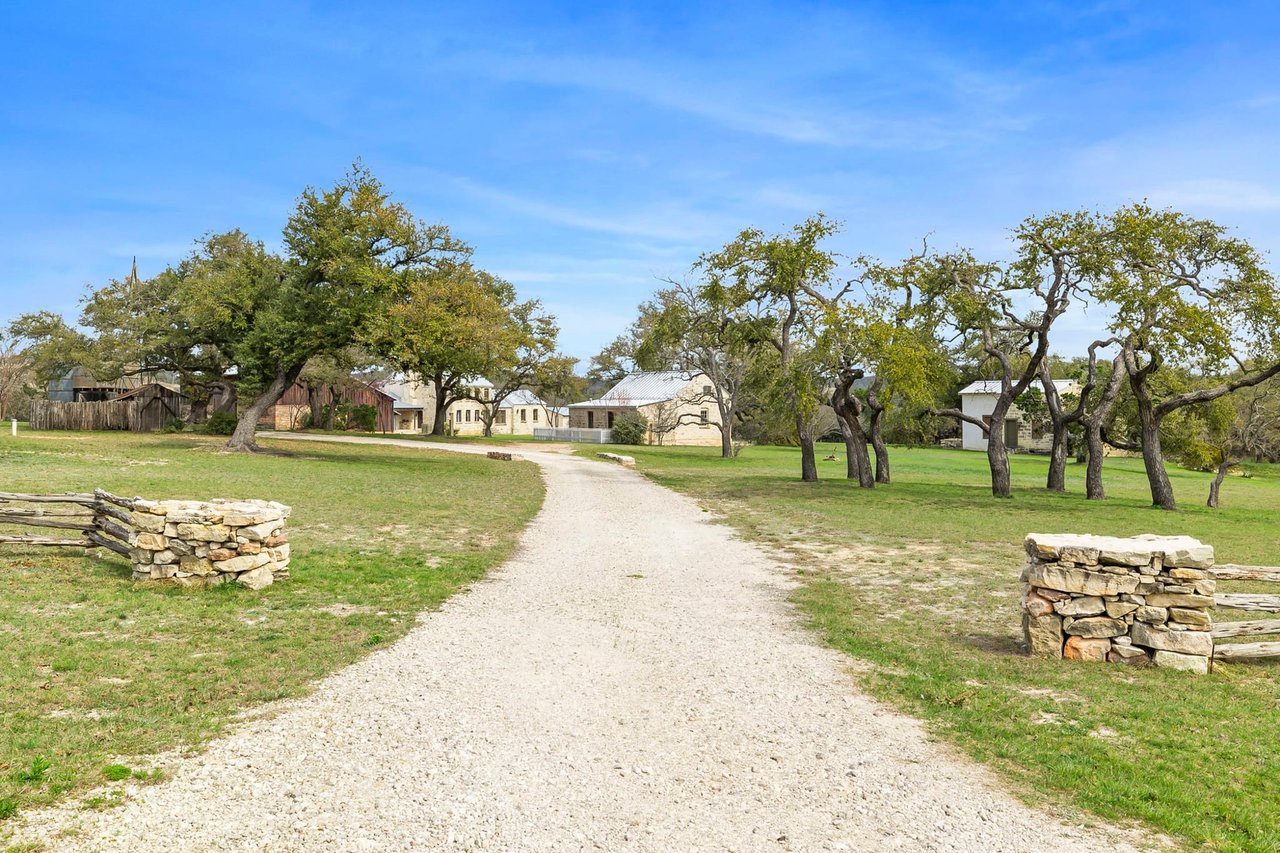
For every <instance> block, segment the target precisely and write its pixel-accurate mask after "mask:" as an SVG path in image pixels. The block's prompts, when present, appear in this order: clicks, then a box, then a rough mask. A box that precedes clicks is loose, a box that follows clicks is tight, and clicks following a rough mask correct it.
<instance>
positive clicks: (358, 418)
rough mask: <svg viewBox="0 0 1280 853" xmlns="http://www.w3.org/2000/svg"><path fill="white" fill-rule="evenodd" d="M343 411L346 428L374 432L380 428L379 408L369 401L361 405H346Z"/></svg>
mask: <svg viewBox="0 0 1280 853" xmlns="http://www.w3.org/2000/svg"><path fill="white" fill-rule="evenodd" d="M342 408H343V411H342V415H343V421H344V422H345V423H344V424H343V426H344V428H345V429H353V430H359V431H360V432H373V431H374V430H375V429H377V428H378V409H377V407H376V406H371V405H369V404H368V403H362V404H360V405H359V406H352V405H349V404H348V405H344V406H343V407H342Z"/></svg>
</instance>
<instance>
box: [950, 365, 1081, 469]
mask: <svg viewBox="0 0 1280 853" xmlns="http://www.w3.org/2000/svg"><path fill="white" fill-rule="evenodd" d="M1053 385H1054V387H1055V388H1057V389H1058V394H1059V395H1063V396H1065V395H1067V394H1079V393H1080V383H1079V382H1077V381H1076V380H1074V379H1055V380H1053ZM1031 387H1032V388H1035V389H1039V390H1040V391H1041V393H1043V389H1042V388H1041V387H1040V385H1039V384H1036V385H1033V386H1031ZM999 396H1000V381H999V380H996V379H980V380H978V381H977V382H974V383H972V384H970V385H967V386H965V387H964V388H963V389H961V391H960V410H961V411H962V412H964V413H965V414H966V415H969V416H970V417H974V418H979V419H980V420H982V421H984V422H986V423H987V424H988V425H990V423H991V413H992V412H993V411H995V408H996V398H997V397H999ZM960 436H961V441H960V446H961V447H963V448H964V449H965V450H986V449H987V437H986V435H985V434H984V433H983V431H982V430H981V429H979V428H978V427H977V426H976V425H975V424H971V423H968V422H963V421H962V422H961V424H960ZM1004 440H1005V444H1006V445H1008V447H1009V449H1010V450H1026V451H1032V452H1035V451H1043V452H1048V451H1049V449H1050V447H1051V446H1052V444H1053V434H1052V431H1051V430H1050V429H1049V428H1048V426H1047V425H1042V424H1032V423H1030V422H1029V421H1028V420H1027V419H1026V417H1024V415H1023V413H1022V410H1021V409H1019V408H1018V406H1017V404H1016V403H1015V404H1014V405H1012V406H1010V407H1009V411H1008V413H1007V415H1006V417H1005V422H1004Z"/></svg>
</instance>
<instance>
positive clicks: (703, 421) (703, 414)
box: [698, 409, 707, 426]
mask: <svg viewBox="0 0 1280 853" xmlns="http://www.w3.org/2000/svg"><path fill="white" fill-rule="evenodd" d="M698 420H699V422H701V424H702V425H703V426H706V425H707V410H706V409H703V410H702V411H701V412H699V413H698Z"/></svg>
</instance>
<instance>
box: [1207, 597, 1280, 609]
mask: <svg viewBox="0 0 1280 853" xmlns="http://www.w3.org/2000/svg"><path fill="white" fill-rule="evenodd" d="M1213 606H1214V607H1223V608H1225V609H1227V610H1261V611H1263V612H1265V613H1280V595H1254V594H1252V593H1247V592H1227V593H1218V594H1217V595H1215V596H1214V597H1213Z"/></svg>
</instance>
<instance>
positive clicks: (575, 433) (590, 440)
mask: <svg viewBox="0 0 1280 853" xmlns="http://www.w3.org/2000/svg"><path fill="white" fill-rule="evenodd" d="M533 437H534V439H535V440H536V441H579V442H583V443H584V444H612V443H613V430H611V429H574V428H570V427H559V428H556V427H541V428H538V427H535V428H534V430H533Z"/></svg>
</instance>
